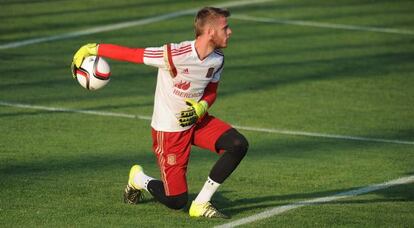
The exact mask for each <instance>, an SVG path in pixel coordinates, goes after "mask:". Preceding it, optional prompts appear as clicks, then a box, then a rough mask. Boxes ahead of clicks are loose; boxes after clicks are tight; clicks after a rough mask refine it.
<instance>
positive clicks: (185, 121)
mask: <svg viewBox="0 0 414 228" xmlns="http://www.w3.org/2000/svg"><path fill="white" fill-rule="evenodd" d="M185 103H186V104H187V105H188V106H190V107H189V108H188V109H186V110H184V111H181V115H180V118H178V121H179V122H180V126H181V127H187V126H191V125H193V124H194V123H195V122H197V120H198V119H200V118H201V117H203V116H204V114H206V112H207V109H208V103H207V101H205V100H201V101H200V102H197V101H195V100H193V99H185Z"/></svg>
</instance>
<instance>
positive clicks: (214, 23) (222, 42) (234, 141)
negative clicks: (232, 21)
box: [72, 7, 248, 218]
mask: <svg viewBox="0 0 414 228" xmlns="http://www.w3.org/2000/svg"><path fill="white" fill-rule="evenodd" d="M229 16H230V13H229V11H228V10H226V9H220V8H214V7H205V8H203V9H201V10H200V11H199V12H198V13H197V15H196V17H195V21H194V26H195V33H196V34H195V35H196V38H195V40H192V41H184V42H181V43H168V44H166V45H163V46H161V47H147V48H128V47H123V46H118V45H113V44H87V45H84V46H82V47H81V48H80V49H79V50H78V51H77V52H76V54H75V56H74V59H73V63H72V70H74V69H76V68H77V67H79V66H80V65H81V64H82V61H83V59H84V58H85V57H87V56H89V55H98V56H102V57H106V58H111V59H115V60H120V61H128V62H133V63H144V64H146V65H150V66H154V67H156V68H158V75H157V85H156V91H155V98H154V110H153V116H152V121H151V127H152V138H153V151H154V154H155V156H156V157H157V161H158V165H159V168H160V171H161V180H157V179H154V178H152V177H150V176H148V175H146V174H145V173H144V172H143V169H142V167H141V166H139V165H134V166H132V168H131V170H130V172H129V180H128V184H127V186H126V188H125V192H124V201H125V202H126V203H130V204H138V203H139V202H140V200H141V194H142V192H143V191H144V190H145V191H148V192H149V193H150V194H151V195H152V196H153V197H154V198H155V199H156V200H157V201H159V202H160V203H162V204H164V205H166V206H167V207H169V208H172V209H181V208H183V207H185V206H186V205H187V202H188V188H187V180H186V172H187V164H188V160H189V156H190V150H191V146H192V145H195V146H198V147H201V148H204V149H208V150H210V151H212V152H214V153H217V154H219V155H221V156H220V157H219V159H218V160H217V162H216V163H215V165H214V166H213V168H212V169H211V171H210V174H209V175H208V177H207V180H206V182H205V184H204V186H203V187H202V189H201V191H200V193H199V194H198V195H197V197H196V198H195V199H194V200H193V201H192V203H191V206H190V210H189V214H190V216H191V217H208V218H228V216H227V215H225V214H223V213H222V212H220V211H219V210H217V209H216V208H215V206H213V205H212V204H211V198H212V196H213V194H214V193H215V192H216V190H217V188H218V187H219V186H220V185H221V184H222V183H223V182H224V181H225V180H226V179H227V178H228V177H229V176H230V174H231V173H232V172H233V171H234V170H235V169H236V167H237V166H238V165H239V163H240V161H241V160H242V159H243V157H244V156H245V154H246V152H247V149H248V143H247V140H246V139H245V137H244V136H243V135H241V134H240V133H239V132H238V131H237V130H236V129H234V128H232V127H231V126H230V125H229V124H227V123H225V122H223V121H222V120H220V119H218V118H216V117H214V116H211V115H209V114H208V112H207V111H208V109H209V108H210V107H211V106H212V105H213V103H214V101H215V99H216V96H217V87H218V84H219V80H220V76H221V73H222V71H223V66H224V55H223V52H222V51H221V49H223V48H226V47H227V41H228V39H229V38H230V35H231V33H232V31H231V29H230V28H229V26H228V23H227V17H229Z"/></svg>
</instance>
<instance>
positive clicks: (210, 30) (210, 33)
mask: <svg viewBox="0 0 414 228" xmlns="http://www.w3.org/2000/svg"><path fill="white" fill-rule="evenodd" d="M206 29H207V34H208V37H209V38H211V39H213V37H214V35H215V34H216V30H215V29H214V27H213V26H211V25H209V26H207V28H206Z"/></svg>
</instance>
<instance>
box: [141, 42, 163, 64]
mask: <svg viewBox="0 0 414 228" xmlns="http://www.w3.org/2000/svg"><path fill="white" fill-rule="evenodd" d="M144 64H145V65H148V66H153V67H157V68H165V67H166V66H165V61H164V47H163V46H161V47H147V48H145V49H144Z"/></svg>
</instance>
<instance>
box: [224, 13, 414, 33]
mask: <svg viewBox="0 0 414 228" xmlns="http://www.w3.org/2000/svg"><path fill="white" fill-rule="evenodd" d="M231 18H233V19H238V20H244V21H255V22H264V23H273V24H286V25H298V26H308V27H318V28H329V29H344V30H356V31H365V32H379V33H393V34H401V35H414V31H413V30H406V29H391V28H379V27H369V26H358V25H344V24H333V23H323V22H313V21H300V20H283V19H276V18H267V17H253V16H248V15H241V14H236V15H232V16H231Z"/></svg>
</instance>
